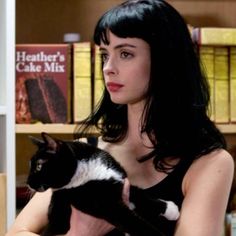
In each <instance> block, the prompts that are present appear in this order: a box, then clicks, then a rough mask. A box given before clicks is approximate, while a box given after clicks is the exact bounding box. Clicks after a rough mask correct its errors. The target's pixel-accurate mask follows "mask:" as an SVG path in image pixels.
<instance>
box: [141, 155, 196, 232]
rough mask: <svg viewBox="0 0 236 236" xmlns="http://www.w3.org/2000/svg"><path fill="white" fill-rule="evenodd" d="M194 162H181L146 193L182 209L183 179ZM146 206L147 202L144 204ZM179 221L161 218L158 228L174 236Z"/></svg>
mask: <svg viewBox="0 0 236 236" xmlns="http://www.w3.org/2000/svg"><path fill="white" fill-rule="evenodd" d="M192 162H193V160H181V161H180V162H179V163H178V164H177V165H176V167H175V169H174V170H173V171H172V172H171V173H169V174H168V175H167V176H166V177H165V178H164V179H163V180H162V181H161V182H159V183H158V184H156V185H154V186H152V187H150V188H147V189H145V190H144V191H145V192H146V194H148V195H149V196H150V197H152V198H160V199H163V200H167V201H173V202H174V203H175V204H176V205H177V206H178V207H179V209H181V206H182V202H183V199H184V195H183V192H182V182H183V178H184V176H185V174H186V172H187V170H188V169H189V167H190V165H191V164H192ZM143 204H144V205H145V202H144V203H143ZM176 223H177V221H169V220H167V219H166V218H164V217H162V216H160V217H159V218H158V223H157V227H158V228H159V229H160V230H161V231H162V232H163V233H164V235H165V236H173V235H174V231H175V227H176Z"/></svg>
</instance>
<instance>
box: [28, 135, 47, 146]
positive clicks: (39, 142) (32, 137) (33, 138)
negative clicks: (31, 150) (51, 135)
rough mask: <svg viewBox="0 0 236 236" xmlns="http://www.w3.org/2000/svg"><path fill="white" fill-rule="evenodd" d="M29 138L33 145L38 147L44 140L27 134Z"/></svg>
mask: <svg viewBox="0 0 236 236" xmlns="http://www.w3.org/2000/svg"><path fill="white" fill-rule="evenodd" d="M29 139H30V140H31V141H32V143H33V144H34V145H36V146H38V147H41V146H42V145H44V141H43V140H41V139H39V138H36V137H34V136H31V135H29Z"/></svg>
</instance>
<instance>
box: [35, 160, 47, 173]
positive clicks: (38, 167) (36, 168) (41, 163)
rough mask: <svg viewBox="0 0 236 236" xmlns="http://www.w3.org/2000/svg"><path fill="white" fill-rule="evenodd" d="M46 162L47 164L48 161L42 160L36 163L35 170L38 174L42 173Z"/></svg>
mask: <svg viewBox="0 0 236 236" xmlns="http://www.w3.org/2000/svg"><path fill="white" fill-rule="evenodd" d="M45 162H47V161H46V160H42V159H40V160H38V161H37V162H36V167H35V170H36V171H38V172H39V171H41V170H42V167H43V164H44V163H45Z"/></svg>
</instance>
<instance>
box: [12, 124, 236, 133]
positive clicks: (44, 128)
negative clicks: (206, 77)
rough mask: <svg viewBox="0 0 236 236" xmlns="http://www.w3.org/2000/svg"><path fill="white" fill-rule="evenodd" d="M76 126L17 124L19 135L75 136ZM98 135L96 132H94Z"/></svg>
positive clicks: (233, 127) (226, 129)
mask: <svg viewBox="0 0 236 236" xmlns="http://www.w3.org/2000/svg"><path fill="white" fill-rule="evenodd" d="M217 127H218V128H219V129H220V131H221V132H222V133H224V134H236V124H218V125H217ZM75 128H76V125H75V124H16V133H17V134H39V133H41V132H47V133H51V134H73V133H74V131H75ZM94 133H96V130H94Z"/></svg>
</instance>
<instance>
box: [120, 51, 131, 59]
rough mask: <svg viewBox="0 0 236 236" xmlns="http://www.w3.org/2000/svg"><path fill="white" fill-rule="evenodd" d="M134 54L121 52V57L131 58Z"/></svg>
mask: <svg viewBox="0 0 236 236" xmlns="http://www.w3.org/2000/svg"><path fill="white" fill-rule="evenodd" d="M132 56H133V55H132V54H131V53H129V52H121V58H130V57H132Z"/></svg>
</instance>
